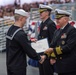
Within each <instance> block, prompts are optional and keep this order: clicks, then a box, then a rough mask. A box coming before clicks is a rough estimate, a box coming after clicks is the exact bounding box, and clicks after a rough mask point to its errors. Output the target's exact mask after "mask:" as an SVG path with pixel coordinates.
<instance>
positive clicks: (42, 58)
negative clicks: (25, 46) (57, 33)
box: [39, 55, 46, 64]
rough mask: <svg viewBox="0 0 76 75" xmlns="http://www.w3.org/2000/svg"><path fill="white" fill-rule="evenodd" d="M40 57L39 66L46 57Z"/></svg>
mask: <svg viewBox="0 0 76 75" xmlns="http://www.w3.org/2000/svg"><path fill="white" fill-rule="evenodd" d="M40 57H41V59H40V61H39V62H40V64H42V63H43V62H44V61H45V59H46V56H45V55H42V56H40Z"/></svg>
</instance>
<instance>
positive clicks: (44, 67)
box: [38, 4, 56, 75]
mask: <svg viewBox="0 0 76 75" xmlns="http://www.w3.org/2000/svg"><path fill="white" fill-rule="evenodd" d="M51 11H52V8H51V7H50V6H48V5H42V4H40V5H39V13H40V18H41V20H42V22H41V24H40V33H39V35H38V40H40V39H44V38H47V39H48V43H49V45H50V43H51V41H52V38H53V34H54V31H55V30H56V25H55V23H54V22H53V21H52V20H51V19H50V13H51ZM40 55H43V52H42V53H40ZM39 71H40V75H53V68H52V65H50V62H49V58H47V59H46V60H45V61H44V63H43V64H39Z"/></svg>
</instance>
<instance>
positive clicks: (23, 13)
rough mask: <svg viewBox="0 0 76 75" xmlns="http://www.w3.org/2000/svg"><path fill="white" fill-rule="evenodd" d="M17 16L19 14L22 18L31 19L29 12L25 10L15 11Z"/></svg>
mask: <svg viewBox="0 0 76 75" xmlns="http://www.w3.org/2000/svg"><path fill="white" fill-rule="evenodd" d="M15 14H19V15H21V16H26V17H29V14H28V12H26V11H24V10H23V9H15Z"/></svg>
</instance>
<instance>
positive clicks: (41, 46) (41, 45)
mask: <svg viewBox="0 0 76 75" xmlns="http://www.w3.org/2000/svg"><path fill="white" fill-rule="evenodd" d="M31 46H32V47H33V48H34V49H35V50H36V52H37V53H40V52H44V51H45V50H46V49H48V48H49V45H48V41H47V38H45V39H41V40H38V41H37V42H36V43H34V42H33V43H31Z"/></svg>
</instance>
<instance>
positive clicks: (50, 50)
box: [44, 48, 53, 54]
mask: <svg viewBox="0 0 76 75" xmlns="http://www.w3.org/2000/svg"><path fill="white" fill-rule="evenodd" d="M52 52H53V48H49V49H47V50H45V52H44V53H47V54H49V53H52Z"/></svg>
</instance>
